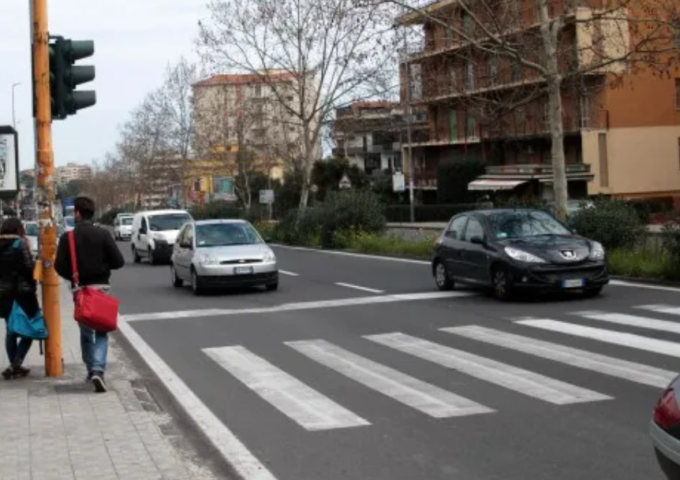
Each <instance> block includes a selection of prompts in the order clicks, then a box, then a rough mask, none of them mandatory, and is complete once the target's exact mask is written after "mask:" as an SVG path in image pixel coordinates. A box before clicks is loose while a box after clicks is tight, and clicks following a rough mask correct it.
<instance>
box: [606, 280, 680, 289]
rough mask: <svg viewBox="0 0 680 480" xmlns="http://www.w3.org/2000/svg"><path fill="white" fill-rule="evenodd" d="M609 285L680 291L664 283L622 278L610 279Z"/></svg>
mask: <svg viewBox="0 0 680 480" xmlns="http://www.w3.org/2000/svg"><path fill="white" fill-rule="evenodd" d="M609 284H610V285H615V286H617V287H632V288H646V289H648V290H661V291H665V292H680V288H678V287H667V286H665V285H654V284H653V283H637V282H626V281H623V280H610V281H609Z"/></svg>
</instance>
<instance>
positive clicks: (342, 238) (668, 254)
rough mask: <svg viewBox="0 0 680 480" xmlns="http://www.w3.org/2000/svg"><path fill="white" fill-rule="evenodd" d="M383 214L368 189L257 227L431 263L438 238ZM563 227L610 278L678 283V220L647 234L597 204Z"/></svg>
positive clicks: (629, 217)
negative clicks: (601, 256)
mask: <svg viewBox="0 0 680 480" xmlns="http://www.w3.org/2000/svg"><path fill="white" fill-rule="evenodd" d="M383 211H384V210H383V208H382V206H381V204H380V202H379V200H378V198H377V197H376V196H375V195H374V194H372V193H371V192H369V191H342V192H329V194H328V195H327V197H326V200H325V201H324V202H323V203H319V204H317V205H315V206H313V207H309V208H307V209H305V210H303V211H301V212H300V211H298V210H295V211H292V212H290V213H288V214H287V215H286V216H285V217H284V218H283V219H282V220H281V221H280V222H279V223H278V224H276V225H272V224H262V225H259V226H258V227H259V228H260V231H261V232H263V235H264V236H265V237H268V238H270V239H272V240H273V241H275V242H280V243H284V244H290V245H298V246H307V247H316V248H326V249H342V250H348V251H353V252H358V253H366V254H374V255H387V256H396V257H408V258H414V259H421V260H428V259H430V258H431V255H432V250H433V248H434V241H435V239H436V237H437V235H435V234H427V233H422V235H418V236H417V238H415V239H406V238H403V237H401V236H398V235H394V234H388V233H386V219H385V216H384V214H383ZM568 223H569V226H570V227H571V228H572V229H573V230H574V231H575V232H577V233H578V234H579V235H582V236H583V237H586V238H589V239H591V240H595V241H598V242H600V243H602V245H603V246H604V247H605V249H606V251H607V258H608V265H609V271H610V274H611V275H613V276H624V277H637V278H644V279H650V280H667V281H668V280H670V281H680V217H677V218H675V219H672V220H670V221H668V223H667V224H666V226H665V227H664V230H663V232H662V233H659V234H655V235H649V234H648V233H647V232H646V229H645V224H644V221H643V219H642V218H641V216H640V214H639V212H637V211H636V209H635V208H634V207H633V206H631V205H630V203H627V202H624V201H621V200H596V201H595V202H594V206H593V207H592V208H584V209H581V210H579V211H578V212H577V213H575V214H574V215H573V216H572V217H571V218H570V219H569V222H568Z"/></svg>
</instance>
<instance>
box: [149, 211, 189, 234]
mask: <svg viewBox="0 0 680 480" xmlns="http://www.w3.org/2000/svg"><path fill="white" fill-rule="evenodd" d="M190 221H191V217H190V216H189V215H187V214H186V213H168V214H165V215H151V216H150V217H149V229H150V230H151V231H152V232H167V231H170V230H179V229H180V228H182V225H184V224H185V223H187V222H190Z"/></svg>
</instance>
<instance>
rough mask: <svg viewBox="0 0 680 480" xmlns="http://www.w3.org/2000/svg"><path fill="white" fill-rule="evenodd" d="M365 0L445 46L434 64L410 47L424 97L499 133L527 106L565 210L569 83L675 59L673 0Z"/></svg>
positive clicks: (582, 87)
mask: <svg viewBox="0 0 680 480" xmlns="http://www.w3.org/2000/svg"><path fill="white" fill-rule="evenodd" d="M366 1H367V2H369V3H374V1H377V2H379V3H382V2H385V1H387V2H388V3H390V4H393V5H397V6H399V7H401V8H402V16H401V17H400V19H399V21H398V23H400V24H401V25H413V24H416V23H427V24H428V28H430V29H431V30H430V34H429V35H428V38H427V40H426V41H427V42H430V43H429V45H427V47H428V48H427V50H429V51H433V50H439V51H440V53H442V52H443V53H445V55H444V56H443V57H442V58H444V60H442V61H439V62H429V64H428V63H426V62H425V63H424V62H421V60H422V58H423V53H425V52H420V51H416V52H408V51H406V52H404V53H405V54H407V55H408V54H409V53H411V54H413V53H415V55H411V57H410V58H412V59H414V60H413V63H414V64H415V65H418V69H417V70H419V71H418V72H417V75H419V76H420V80H421V81H422V85H423V92H422V97H423V98H427V99H438V100H447V101H450V102H452V103H455V104H456V105H464V108H466V109H468V110H469V111H470V112H473V113H474V114H475V115H476V116H477V117H478V118H480V119H481V121H482V122H483V123H484V124H486V125H489V126H490V128H491V129H493V130H495V131H496V132H498V133H499V134H500V135H501V136H502V133H503V131H504V130H505V129H508V128H511V129H512V128H515V127H516V125H517V124H518V122H526V119H527V116H528V113H529V112H531V113H532V114H533V115H534V116H536V117H537V118H539V119H540V121H542V122H544V124H545V125H546V127H547V128H546V129H547V130H548V131H549V137H550V140H551V158H552V168H553V175H554V179H553V185H554V191H555V200H556V207H557V214H558V216H559V217H560V218H565V216H566V206H567V175H566V167H565V151H564V132H565V128H578V127H579V125H577V123H578V122H579V121H580V120H577V119H578V118H579V117H580V114H579V113H578V106H576V107H574V106H573V105H569V106H568V107H569V108H570V111H566V112H565V104H564V97H563V95H564V93H565V90H566V91H572V92H575V93H576V94H577V95H578V96H580V97H581V98H585V99H586V100H588V99H592V98H593V96H594V94H595V93H596V92H597V91H598V90H601V89H602V88H604V87H605V86H612V85H616V84H619V85H621V84H623V83H624V82H625V79H626V78H627V77H628V76H629V75H630V74H631V73H639V72H644V73H645V74H649V75H659V76H664V75H668V73H669V72H671V71H673V69H674V68H676V67H677V65H678V63H677V62H678V50H677V40H676V45H674V44H673V38H674V36H677V35H678V24H677V21H678V20H677V19H678V18H679V16H680V7H679V4H678V2H677V1H675V0H616V1H605V0H527V1H522V0H474V1H473V0H457V1H456V2H453V1H449V0H439V1H423V0H366ZM432 32H433V33H432ZM675 38H677V37H675ZM418 58H420V60H418ZM413 67H414V65H411V68H413ZM594 74H599V75H594ZM409 75H413V72H412V70H411V69H409ZM580 126H582V125H580Z"/></svg>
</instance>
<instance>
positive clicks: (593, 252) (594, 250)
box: [589, 242, 604, 260]
mask: <svg viewBox="0 0 680 480" xmlns="http://www.w3.org/2000/svg"><path fill="white" fill-rule="evenodd" d="M589 258H590V259H591V260H602V259H604V247H603V246H602V244H601V243H600V242H592V243H591V244H590V257H589Z"/></svg>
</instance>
